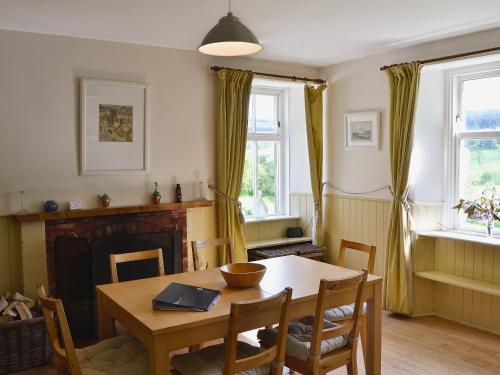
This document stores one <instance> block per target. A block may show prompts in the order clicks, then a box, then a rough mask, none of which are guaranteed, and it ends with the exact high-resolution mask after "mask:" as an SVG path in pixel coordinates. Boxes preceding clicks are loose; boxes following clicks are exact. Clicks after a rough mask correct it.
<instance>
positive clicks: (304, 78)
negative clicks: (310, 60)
mask: <svg viewBox="0 0 500 375" xmlns="http://www.w3.org/2000/svg"><path fill="white" fill-rule="evenodd" d="M221 69H232V70H238V71H240V72H242V71H243V70H242V69H234V68H226V67H224V66H211V67H210V70H213V71H214V72H218V71H219V70H221ZM247 72H252V73H253V74H255V75H256V76H261V77H273V78H280V79H286V80H289V81H302V82H314V83H317V84H323V83H326V81H325V80H324V79H319V78H307V77H296V76H287V75H283V74H272V73H261V72H253V71H251V70H247Z"/></svg>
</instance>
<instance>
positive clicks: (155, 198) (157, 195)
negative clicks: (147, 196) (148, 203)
mask: <svg viewBox="0 0 500 375" xmlns="http://www.w3.org/2000/svg"><path fill="white" fill-rule="evenodd" d="M153 185H154V187H155V189H154V191H153V193H152V194H151V200H152V201H153V204H160V201H161V194H160V192H159V190H158V182H156V181H155V182H154V183H153Z"/></svg>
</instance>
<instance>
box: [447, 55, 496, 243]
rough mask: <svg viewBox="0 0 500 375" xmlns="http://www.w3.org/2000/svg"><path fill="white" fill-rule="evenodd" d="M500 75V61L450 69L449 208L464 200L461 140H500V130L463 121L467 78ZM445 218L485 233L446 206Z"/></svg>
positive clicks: (459, 227)
mask: <svg viewBox="0 0 500 375" xmlns="http://www.w3.org/2000/svg"><path fill="white" fill-rule="evenodd" d="M490 77H500V63H494V64H482V65H473V66H468V67H465V68H459V69H453V70H450V71H448V72H447V77H446V80H447V82H446V87H447V92H446V95H447V103H448V110H447V111H446V118H445V121H446V124H447V127H446V134H445V141H446V144H445V152H446V154H445V171H446V172H445V173H446V176H445V179H446V182H447V183H446V186H447V191H446V194H445V207H453V206H455V205H456V204H457V203H458V201H459V200H460V179H461V174H460V160H461V157H462V155H461V148H462V147H461V144H460V143H461V142H462V141H463V140H467V139H500V129H498V130H475V131H473V130H472V131H467V130H466V129H465V126H464V123H463V120H464V116H463V108H462V92H463V84H464V82H465V81H468V80H473V79H484V78H490ZM444 220H445V224H446V227H448V228H450V229H452V230H456V231H460V232H466V233H472V234H478V233H484V230H485V229H484V228H482V227H475V226H474V225H471V224H467V223H465V222H464V221H463V220H461V216H460V215H459V214H458V213H457V211H456V210H451V209H448V210H447V209H445V210H444ZM499 234H500V230H498V229H494V236H498V235H499Z"/></svg>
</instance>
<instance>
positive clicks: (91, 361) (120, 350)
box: [76, 336, 168, 375]
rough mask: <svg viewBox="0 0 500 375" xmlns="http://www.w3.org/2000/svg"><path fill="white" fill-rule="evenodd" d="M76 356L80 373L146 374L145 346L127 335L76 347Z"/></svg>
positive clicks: (90, 374)
mask: <svg viewBox="0 0 500 375" xmlns="http://www.w3.org/2000/svg"><path fill="white" fill-rule="evenodd" d="M76 356H77V358H78V362H79V364H80V369H81V371H82V375H105V374H120V375H141V374H148V368H149V358H148V350H147V348H146V347H145V346H144V345H142V344H141V343H139V342H137V341H136V340H134V339H132V338H131V337H128V336H118V337H113V338H111V339H108V340H103V341H101V342H99V343H97V344H96V345H92V346H88V347H86V348H84V349H76ZM165 360H166V361H167V360H168V359H167V358H165Z"/></svg>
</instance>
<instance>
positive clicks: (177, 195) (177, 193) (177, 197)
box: [175, 184, 182, 203]
mask: <svg viewBox="0 0 500 375" xmlns="http://www.w3.org/2000/svg"><path fill="white" fill-rule="evenodd" d="M175 202H176V203H181V202H182V189H181V184H177V186H176V187H175Z"/></svg>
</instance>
